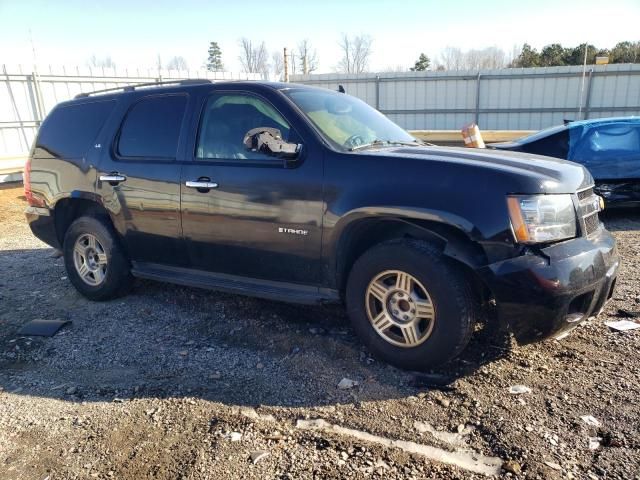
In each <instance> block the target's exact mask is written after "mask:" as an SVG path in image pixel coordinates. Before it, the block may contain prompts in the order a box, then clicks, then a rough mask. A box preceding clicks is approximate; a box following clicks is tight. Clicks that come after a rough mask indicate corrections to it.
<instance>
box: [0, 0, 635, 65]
mask: <svg viewBox="0 0 640 480" xmlns="http://www.w3.org/2000/svg"><path fill="white" fill-rule="evenodd" d="M342 33H346V34H349V35H359V34H365V35H370V36H371V37H372V38H373V54H372V57H371V62H370V70H371V71H380V70H385V69H390V68H396V67H402V68H405V69H407V68H408V67H410V66H412V65H413V63H414V62H415V60H416V59H417V58H418V56H419V54H420V53H421V52H424V53H426V54H427V55H428V56H429V57H431V58H437V57H438V55H439V52H440V50H441V49H442V48H444V47H447V46H453V47H459V48H461V49H463V50H467V49H471V48H484V47H490V46H497V47H499V48H502V49H503V50H505V51H506V52H509V53H510V52H512V51H513V49H514V47H516V46H521V45H522V44H523V43H525V42H527V43H529V44H531V45H532V46H534V47H535V48H538V49H540V48H542V47H543V46H544V45H547V44H550V43H561V44H563V45H565V46H575V45H578V44H580V43H583V42H585V41H588V42H589V43H591V44H594V45H596V46H597V47H599V48H607V47H612V46H614V45H615V44H616V43H617V42H619V41H624V40H631V41H637V40H640V0H628V1H627V0H608V1H606V2H604V1H602V0H598V1H593V0H581V1H574V0H535V1H531V0H518V1H515V0H511V1H503V0H475V1H468V0H456V1H452V0H450V1H431V0H422V1H419V0H407V1H395V2H393V1H382V0H366V1H356V0H352V1H348V0H342V1H335V0H321V1H306V0H297V1H284V0H267V1H264V0H258V1H254V0H236V1H233V0H225V1H218V0H210V1H200V0H180V1H175V0H173V1H164V0H153V1H147V0H142V1H135V0H128V1H123V0H111V1H108V2H107V1H101V0H83V1H77V0H55V1H54V0H49V1H35V0H0V64H2V63H6V64H11V65H15V64H22V65H31V64H33V63H34V55H33V49H32V44H33V46H34V49H35V52H36V60H37V63H38V64H42V65H47V64H51V65H70V66H75V65H80V66H83V65H86V64H87V62H88V60H89V59H90V57H91V56H92V55H96V56H97V57H99V58H100V57H105V56H107V55H108V56H111V58H112V59H113V61H114V62H115V63H116V65H117V66H118V67H119V68H120V67H128V68H131V67H140V68H150V67H155V66H156V63H157V57H158V55H160V56H161V58H162V59H163V61H164V62H165V63H166V62H167V61H168V60H169V59H170V58H171V57H173V56H176V55H180V56H182V57H184V58H185V59H186V61H187V64H188V66H189V68H190V69H197V68H200V67H202V65H203V64H204V63H205V62H206V57H207V48H208V44H209V42H210V41H217V42H218V43H219V45H220V47H221V49H222V54H223V62H224V64H225V67H226V69H227V70H230V71H239V70H240V63H239V61H238V55H239V54H240V48H239V45H238V40H239V39H240V38H241V37H247V38H249V39H251V40H253V41H257V42H260V41H265V43H266V45H267V48H268V49H269V50H270V51H271V52H273V51H276V50H280V51H281V50H282V48H283V47H288V48H290V49H291V48H294V47H295V46H296V44H297V43H298V42H299V41H300V40H302V39H305V38H306V39H308V40H309V41H310V43H311V44H312V45H313V46H314V48H316V49H317V52H318V57H319V60H320V65H319V67H320V68H319V71H318V73H328V72H332V71H335V67H336V65H337V64H338V62H339V60H340V55H341V52H340V48H339V46H338V40H339V38H340V36H341V34H342Z"/></svg>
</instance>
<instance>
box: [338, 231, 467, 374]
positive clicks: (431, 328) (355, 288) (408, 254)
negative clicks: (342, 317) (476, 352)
mask: <svg viewBox="0 0 640 480" xmlns="http://www.w3.org/2000/svg"><path fill="white" fill-rule="evenodd" d="M346 301H347V309H348V312H349V316H350V318H351V321H352V324H353V327H354V329H355V330H356V332H357V333H358V335H359V336H360V338H361V339H362V340H363V342H364V343H365V344H366V346H367V347H368V348H369V349H370V350H371V352H372V353H373V354H374V355H376V356H378V357H380V358H381V359H383V360H384V361H386V362H388V363H391V364H393V365H396V366H398V367H400V368H405V369H408V370H425V369H428V368H429V367H433V366H435V365H438V364H441V363H444V362H446V361H447V360H450V359H451V358H453V357H455V356H456V355H458V354H459V353H460V352H461V351H462V350H463V349H464V347H465V346H466V345H467V343H468V342H469V339H470V337H471V333H472V331H473V326H474V323H475V321H476V319H477V317H478V313H479V306H478V304H477V302H476V300H475V297H474V295H473V291H472V290H471V286H470V285H469V282H468V280H467V278H466V277H465V275H464V273H463V272H462V271H461V270H460V269H459V267H458V266H456V265H454V264H452V263H451V261H450V260H448V259H447V258H446V257H444V256H443V255H442V254H441V253H440V252H439V251H438V249H436V248H435V247H434V246H432V245H430V244H428V243H425V242H418V241H391V242H386V243H383V244H380V245H377V246H375V247H373V248H371V249H370V250H368V251H367V252H365V253H364V254H363V255H362V256H361V257H360V258H359V259H358V260H357V261H356V262H355V264H354V266H353V268H352V270H351V273H350V275H349V279H348V282H347V292H346Z"/></svg>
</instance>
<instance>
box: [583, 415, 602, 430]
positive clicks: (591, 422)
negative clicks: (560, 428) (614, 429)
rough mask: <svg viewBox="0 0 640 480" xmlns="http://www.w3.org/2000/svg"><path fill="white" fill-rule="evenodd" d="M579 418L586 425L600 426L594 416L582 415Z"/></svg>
mask: <svg viewBox="0 0 640 480" xmlns="http://www.w3.org/2000/svg"><path fill="white" fill-rule="evenodd" d="M580 418H581V419H582V421H583V422H584V423H586V424H587V425H591V426H593V427H599V426H600V422H599V421H598V419H597V418H595V417H592V416H591V415H583V416H581V417H580Z"/></svg>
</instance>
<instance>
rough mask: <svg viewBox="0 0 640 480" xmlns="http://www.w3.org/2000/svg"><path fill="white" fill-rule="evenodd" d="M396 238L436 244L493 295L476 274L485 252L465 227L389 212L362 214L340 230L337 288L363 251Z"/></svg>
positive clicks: (481, 289)
mask: <svg viewBox="0 0 640 480" xmlns="http://www.w3.org/2000/svg"><path fill="white" fill-rule="evenodd" d="M395 239H407V240H418V241H425V242H429V243H430V244H432V245H434V246H436V247H437V248H438V250H440V251H441V252H442V253H443V254H444V255H445V256H446V257H447V258H449V259H451V260H452V261H453V262H454V263H455V264H456V265H458V266H459V267H460V268H461V269H462V270H464V271H465V273H466V274H467V275H468V276H469V278H470V279H472V281H473V283H474V284H475V285H474V286H476V287H477V291H478V292H480V293H481V296H482V297H488V296H490V294H489V292H488V288H487V286H486V285H485V284H484V282H482V280H481V279H480V277H479V276H478V275H477V274H476V269H477V268H478V267H480V266H482V265H484V264H486V261H487V260H486V254H485V252H484V249H483V248H482V247H481V246H480V244H479V243H478V242H476V241H474V240H473V239H472V238H470V236H469V234H468V233H467V232H466V231H465V230H463V229H462V228H460V227H459V226H456V225H453V224H451V223H448V222H443V221H438V220H434V219H425V218H415V217H410V216H389V215H373V216H363V217H361V218H358V219H355V220H353V221H351V222H349V224H348V225H346V226H345V227H344V228H343V229H342V230H341V233H340V237H339V239H338V241H337V244H336V247H335V267H334V268H335V282H336V283H335V284H336V287H337V289H338V290H339V291H340V292H344V289H345V286H346V282H347V279H348V277H349V272H350V271H351V268H352V267H353V264H354V263H355V261H356V260H357V259H358V258H359V257H360V256H361V255H362V254H363V253H365V252H366V251H367V250H369V249H370V248H372V247H373V246H375V245H378V244H380V243H383V242H386V241H389V240H395Z"/></svg>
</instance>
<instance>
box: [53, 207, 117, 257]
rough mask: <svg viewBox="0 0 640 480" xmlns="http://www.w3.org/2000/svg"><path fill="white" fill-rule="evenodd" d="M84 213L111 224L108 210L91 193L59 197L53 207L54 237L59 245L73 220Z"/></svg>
mask: <svg viewBox="0 0 640 480" xmlns="http://www.w3.org/2000/svg"><path fill="white" fill-rule="evenodd" d="M84 215H87V216H93V217H97V218H100V219H103V220H104V221H107V222H109V224H110V225H111V226H113V222H112V221H111V217H110V215H109V212H108V211H107V209H106V208H104V206H102V204H101V203H100V202H99V201H98V199H97V198H96V197H95V196H93V195H72V196H68V197H64V198H61V199H59V200H58V201H57V202H56V204H55V206H54V208H53V218H54V222H55V229H56V237H57V239H58V241H59V242H60V245H62V244H63V242H64V236H65V234H66V232H67V230H68V229H69V226H70V225H71V224H72V223H73V221H74V220H76V219H77V218H80V217H82V216H84Z"/></svg>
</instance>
